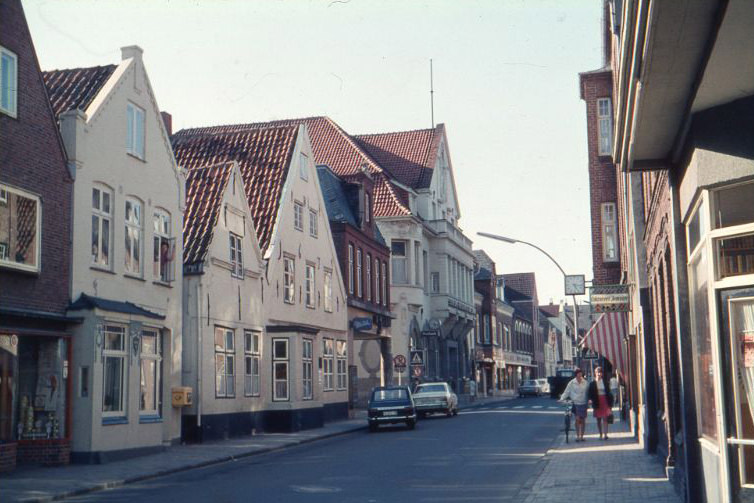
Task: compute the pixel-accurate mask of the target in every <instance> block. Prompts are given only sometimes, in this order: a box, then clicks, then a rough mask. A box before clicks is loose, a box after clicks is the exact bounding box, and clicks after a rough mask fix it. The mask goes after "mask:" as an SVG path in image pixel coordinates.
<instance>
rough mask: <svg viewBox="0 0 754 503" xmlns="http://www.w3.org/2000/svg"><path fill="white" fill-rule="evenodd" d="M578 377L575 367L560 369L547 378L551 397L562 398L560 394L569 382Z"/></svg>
mask: <svg viewBox="0 0 754 503" xmlns="http://www.w3.org/2000/svg"><path fill="white" fill-rule="evenodd" d="M574 377H576V371H575V370H574V369H558V370H557V371H556V373H555V375H554V376H552V377H549V378H548V379H547V380H548V382H549V383H550V397H551V398H560V395H562V394H563V392H564V391H565V389H566V386H568V383H569V382H571V380H572V379H573V378H574Z"/></svg>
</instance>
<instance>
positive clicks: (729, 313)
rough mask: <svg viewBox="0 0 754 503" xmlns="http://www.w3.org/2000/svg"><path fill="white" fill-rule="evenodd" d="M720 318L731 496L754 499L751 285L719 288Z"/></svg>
mask: <svg viewBox="0 0 754 503" xmlns="http://www.w3.org/2000/svg"><path fill="white" fill-rule="evenodd" d="M720 320H721V322H722V323H721V325H720V326H721V338H720V339H721V340H720V343H721V344H720V346H721V349H722V354H723V355H724V360H723V361H725V362H728V365H729V367H728V368H727V369H725V370H726V372H723V376H724V377H723V385H724V388H725V391H724V393H723V396H724V400H725V418H726V425H725V426H726V428H725V429H726V430H727V432H728V435H727V439H726V441H727V446H728V449H727V451H728V452H727V455H728V460H729V462H728V466H729V467H730V469H729V472H730V473H729V474H728V477H729V480H730V487H731V492H732V499H733V501H738V502H754V288H746V289H736V290H724V291H721V292H720Z"/></svg>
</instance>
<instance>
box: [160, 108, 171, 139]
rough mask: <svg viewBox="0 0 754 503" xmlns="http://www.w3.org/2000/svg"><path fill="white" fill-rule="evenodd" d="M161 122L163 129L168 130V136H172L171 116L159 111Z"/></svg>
mask: <svg viewBox="0 0 754 503" xmlns="http://www.w3.org/2000/svg"><path fill="white" fill-rule="evenodd" d="M160 116H161V117H162V122H163V124H165V130H166V131H167V132H168V136H173V116H172V115H170V114H169V113H167V112H160Z"/></svg>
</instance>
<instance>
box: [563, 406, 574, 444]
mask: <svg viewBox="0 0 754 503" xmlns="http://www.w3.org/2000/svg"><path fill="white" fill-rule="evenodd" d="M573 412H574V411H573V402H572V401H570V400H566V402H565V419H564V421H565V427H564V428H563V429H564V431H565V437H566V444H567V443H568V432H570V431H571V416H573Z"/></svg>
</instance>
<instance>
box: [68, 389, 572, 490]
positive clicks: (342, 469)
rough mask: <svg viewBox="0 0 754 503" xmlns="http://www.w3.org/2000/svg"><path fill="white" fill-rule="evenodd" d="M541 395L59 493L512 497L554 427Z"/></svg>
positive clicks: (557, 422)
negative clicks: (135, 481) (114, 486)
mask: <svg viewBox="0 0 754 503" xmlns="http://www.w3.org/2000/svg"><path fill="white" fill-rule="evenodd" d="M562 421H563V414H562V408H561V407H560V406H558V403H557V402H556V401H554V400H551V399H549V398H525V399H516V400H510V401H507V402H503V403H500V404H498V405H494V406H493V405H490V406H485V407H482V408H479V409H467V410H463V411H461V412H460V413H459V415H458V416H456V417H452V418H447V417H445V416H431V417H429V418H427V419H424V420H420V421H419V423H418V424H417V427H416V429H415V430H413V431H409V430H407V429H405V428H404V427H403V426H395V427H381V428H380V430H379V431H378V432H376V433H369V432H367V431H366V430H364V431H358V432H355V433H352V434H349V435H345V436H341V437H335V438H331V439H328V440H323V441H320V442H315V443H311V444H307V445H303V446H299V447H295V448H291V449H287V450H285V451H281V452H277V453H272V454H267V455H262V456H255V457H251V458H245V459H243V460H239V461H234V462H228V463H224V464H219V465H214V466H210V467H206V468H202V469H196V470H191V471H187V472H183V473H179V474H176V475H171V476H168V477H162V478H158V479H153V480H148V481H145V482H143V483H138V484H132V485H128V486H124V487H121V488H118V489H113V490H108V491H103V492H97V493H92V494H89V495H85V496H80V497H77V498H72V499H70V500H66V501H78V502H93V501H108V502H124V503H125V502H131V501H139V502H160V503H162V502H165V501H167V502H170V501H181V502H182V503H188V502H197V503H198V502H212V503H230V502H245V501H264V502H277V501H281V502H307V503H309V502H328V503H331V502H373V503H379V502H404V501H411V502H453V501H471V502H479V501H516V495H517V494H518V493H519V491H520V489H521V488H522V486H523V485H524V484H525V483H526V482H527V481H529V480H530V479H531V477H532V476H534V475H536V474H537V473H538V467H539V468H541V465H540V461H541V459H542V457H543V456H544V454H545V453H546V451H547V449H548V447H549V446H550V445H551V444H552V442H553V441H554V440H555V438H556V437H557V435H558V434H559V433H560V430H561V429H562Z"/></svg>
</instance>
